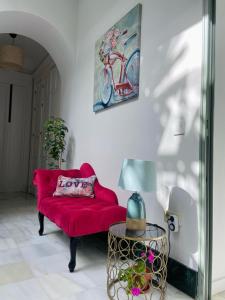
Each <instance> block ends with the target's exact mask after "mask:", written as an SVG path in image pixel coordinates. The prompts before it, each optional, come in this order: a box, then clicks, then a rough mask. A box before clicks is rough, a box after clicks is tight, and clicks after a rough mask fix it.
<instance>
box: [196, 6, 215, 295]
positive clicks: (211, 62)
mask: <svg viewBox="0 0 225 300" xmlns="http://www.w3.org/2000/svg"><path fill="white" fill-rule="evenodd" d="M202 21H203V58H202V99H201V108H200V118H201V131H200V178H199V192H200V195H199V196H200V200H199V267H198V299H199V300H208V299H209V300H210V299H211V290H212V238H213V230H212V229H213V111H214V85H215V21H216V0H203V19H202Z"/></svg>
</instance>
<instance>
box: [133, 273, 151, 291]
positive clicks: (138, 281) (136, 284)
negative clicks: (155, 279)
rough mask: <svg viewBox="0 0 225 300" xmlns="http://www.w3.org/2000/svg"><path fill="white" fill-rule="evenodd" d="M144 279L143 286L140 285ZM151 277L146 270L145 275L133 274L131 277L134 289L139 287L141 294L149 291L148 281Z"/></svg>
mask: <svg viewBox="0 0 225 300" xmlns="http://www.w3.org/2000/svg"><path fill="white" fill-rule="evenodd" d="M143 277H144V281H145V284H144V285H143V284H142V282H141V281H142V278H143ZM151 278H152V276H151V273H150V269H148V268H146V273H145V274H134V275H133V282H134V287H140V289H141V290H142V292H144V293H146V292H147V291H148V290H149V289H150V283H149V282H150V280H151Z"/></svg>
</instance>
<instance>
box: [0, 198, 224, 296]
mask: <svg viewBox="0 0 225 300" xmlns="http://www.w3.org/2000/svg"><path fill="white" fill-rule="evenodd" d="M38 227H39V226H38V218H37V212H36V209H35V200H34V198H33V197H31V196H28V195H25V194H11V195H4V194H0V299H1V300H95V299H96V300H107V299H108V297H107V293H106V267H105V266H106V253H107V252H106V244H105V241H104V240H103V239H101V238H99V237H98V236H96V237H86V238H84V239H82V240H81V242H80V245H79V248H78V253H77V267H76V271H75V272H74V273H72V274H71V273H69V272H68V269H67V265H68V261H69V240H68V238H67V237H66V236H65V235H64V234H63V233H62V231H60V230H59V229H58V228H57V227H56V226H55V225H54V224H53V223H51V222H50V221H48V220H45V233H46V235H44V236H42V237H39V235H38ZM218 297H219V296H218ZM126 299H128V298H127V296H126ZM135 299H142V298H141V297H135ZM155 299H158V296H155V297H153V299H152V300H155ZM166 299H167V300H178V299H179V300H182V299H183V300H188V299H191V298H189V297H188V296H186V295H184V294H183V293H181V292H179V291H178V290H176V289H175V288H173V287H171V286H168V289H167V296H166ZM219 299H224V298H215V300H219Z"/></svg>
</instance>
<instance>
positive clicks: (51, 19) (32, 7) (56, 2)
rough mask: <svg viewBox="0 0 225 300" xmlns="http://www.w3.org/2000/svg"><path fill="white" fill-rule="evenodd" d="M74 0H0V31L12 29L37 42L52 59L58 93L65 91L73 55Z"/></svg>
mask: <svg viewBox="0 0 225 300" xmlns="http://www.w3.org/2000/svg"><path fill="white" fill-rule="evenodd" d="M76 14H77V1H74V0H67V3H66V5H65V3H64V2H62V1H60V0H49V1H44V0H41V1H35V0H30V1H26V0H21V1H16V0H11V1H7V0H0V33H7V32H16V33H18V34H21V35H24V36H27V37H29V38H31V39H34V40H35V41H37V42H38V43H40V44H41V45H42V46H43V47H44V48H45V49H46V50H47V51H48V53H49V54H50V56H51V57H52V58H53V60H54V61H55V63H56V65H57V68H58V70H59V73H60V77H61V81H62V97H64V95H65V91H66V94H67V93H68V92H69V91H68V90H66V89H68V85H67V87H65V82H66V81H67V79H69V78H71V77H72V74H73V70H74V64H75V57H76V19H77V18H76Z"/></svg>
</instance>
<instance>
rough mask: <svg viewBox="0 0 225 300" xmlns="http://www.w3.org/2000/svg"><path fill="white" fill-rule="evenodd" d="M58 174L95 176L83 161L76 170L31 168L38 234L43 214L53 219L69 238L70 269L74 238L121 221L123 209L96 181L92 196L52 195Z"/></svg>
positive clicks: (74, 259)
mask: <svg viewBox="0 0 225 300" xmlns="http://www.w3.org/2000/svg"><path fill="white" fill-rule="evenodd" d="M59 175H63V176H66V177H76V178H85V177H90V176H92V175H95V172H94V170H93V168H92V167H91V166H90V165H89V164H88V163H84V164H83V165H82V166H81V168H80V170H75V169H74V170H60V169H59V170H47V169H37V170H35V171H34V179H33V184H34V185H35V186H36V187H37V209H38V216H39V222H40V229H39V234H40V235H43V232H44V216H46V217H48V219H49V220H51V221H52V222H54V223H55V224H56V225H57V226H58V227H60V228H61V229H62V230H63V231H64V232H65V233H66V234H67V235H68V236H69V237H70V254H71V259H70V262H69V265H68V267H69V270H70V272H73V271H74V268H75V266H76V246H77V241H78V239H77V238H78V237H81V236H83V235H89V234H93V233H97V232H103V231H108V229H109V226H110V225H111V224H113V223H115V222H119V221H125V219H126V209H125V208H124V207H122V206H119V205H118V199H117V196H116V194H115V193H114V192H113V191H112V190H110V189H108V188H105V187H103V186H102V185H101V184H100V183H99V182H98V180H96V181H95V184H94V193H95V197H94V198H71V197H53V193H54V191H55V189H56V185H57V179H58V176H59Z"/></svg>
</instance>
